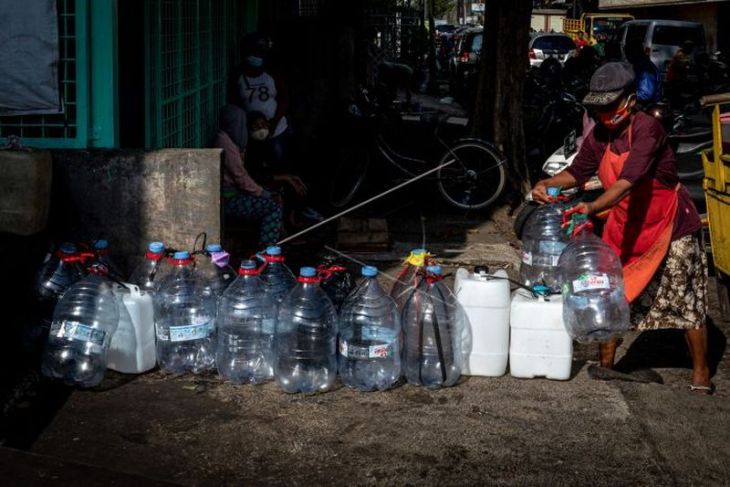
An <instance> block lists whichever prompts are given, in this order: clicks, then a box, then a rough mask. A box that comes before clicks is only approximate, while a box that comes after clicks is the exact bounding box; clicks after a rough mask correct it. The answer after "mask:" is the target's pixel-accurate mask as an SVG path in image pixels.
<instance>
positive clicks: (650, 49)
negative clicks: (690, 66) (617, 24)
mask: <svg viewBox="0 0 730 487" xmlns="http://www.w3.org/2000/svg"><path fill="white" fill-rule="evenodd" d="M618 40H619V42H620V43H621V48H622V49H623V47H624V46H625V45H626V43H627V42H631V41H635V40H640V41H642V42H643V44H644V49H645V50H646V52H647V54H649V56H650V57H651V62H653V63H654V65H655V66H656V67H657V68H659V71H660V72H661V73H665V72H666V70H667V66H668V64H669V62H670V61H671V60H672V56H674V53H675V52H677V50H678V49H679V48H680V47H681V46H682V44H683V43H684V42H686V41H692V43H693V44H694V46H695V50H694V54H695V55H696V54H698V53H700V52H705V50H706V46H705V29H704V27H703V26H702V24H701V23H699V22H684V21H678V20H631V21H629V22H626V23H625V24H623V25H622V26H621V28H620V29H619V33H618Z"/></svg>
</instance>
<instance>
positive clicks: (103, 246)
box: [89, 239, 124, 280]
mask: <svg viewBox="0 0 730 487" xmlns="http://www.w3.org/2000/svg"><path fill="white" fill-rule="evenodd" d="M93 252H94V257H93V258H92V259H91V260H90V262H89V265H102V266H104V267H105V268H106V269H107V271H108V273H109V276H110V277H113V278H114V279H116V280H122V279H124V277H123V274H122V272H121V271H120V270H119V267H118V266H117V265H116V264H115V263H114V262H113V261H112V259H111V258H110V257H109V241H108V240H103V239H102V240H94V242H93Z"/></svg>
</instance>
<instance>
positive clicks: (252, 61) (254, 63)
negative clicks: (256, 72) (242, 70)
mask: <svg viewBox="0 0 730 487" xmlns="http://www.w3.org/2000/svg"><path fill="white" fill-rule="evenodd" d="M246 61H247V62H248V65H249V66H251V67H253V68H260V67H261V66H263V65H264V58H261V57H258V56H248V57H247V58H246Z"/></svg>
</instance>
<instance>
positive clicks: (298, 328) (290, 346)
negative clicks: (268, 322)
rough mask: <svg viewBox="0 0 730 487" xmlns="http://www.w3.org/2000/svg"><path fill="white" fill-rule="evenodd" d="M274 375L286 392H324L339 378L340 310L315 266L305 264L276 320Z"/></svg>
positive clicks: (283, 302) (282, 304)
mask: <svg viewBox="0 0 730 487" xmlns="http://www.w3.org/2000/svg"><path fill="white" fill-rule="evenodd" d="M275 343H276V359H275V365H274V374H275V375H276V380H277V382H278V383H279V385H280V386H281V388H282V389H283V390H284V391H286V392H304V393H312V392H324V391H327V390H329V389H331V388H332V386H334V384H335V378H336V377H337V351H336V347H337V313H336V311H335V307H334V305H333V304H332V302H331V301H330V299H329V298H328V297H327V295H326V294H325V292H324V291H323V290H322V289H321V288H320V286H319V277H317V271H316V270H315V269H314V268H313V267H302V268H301V270H300V274H299V279H298V284H297V286H296V287H295V288H294V289H293V290H292V291H291V293H289V294H288V295H287V297H286V298H284V301H282V303H281V308H280V310H279V319H278V321H277V323H276V339H275Z"/></svg>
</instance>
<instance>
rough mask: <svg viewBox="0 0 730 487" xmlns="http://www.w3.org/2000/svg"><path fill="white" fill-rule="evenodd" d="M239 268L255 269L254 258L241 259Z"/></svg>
mask: <svg viewBox="0 0 730 487" xmlns="http://www.w3.org/2000/svg"><path fill="white" fill-rule="evenodd" d="M241 269H249V270H250V269H256V261H254V260H244V261H241Z"/></svg>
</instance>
